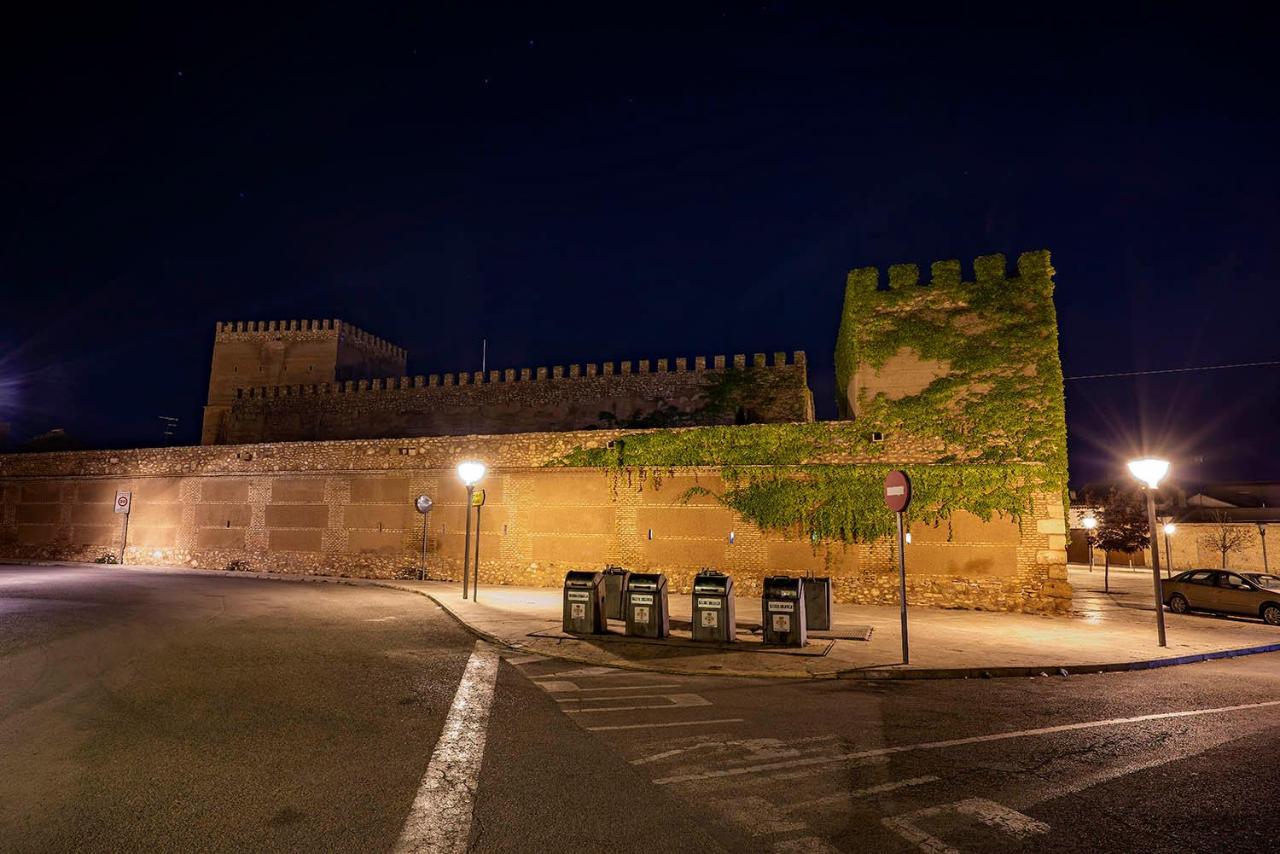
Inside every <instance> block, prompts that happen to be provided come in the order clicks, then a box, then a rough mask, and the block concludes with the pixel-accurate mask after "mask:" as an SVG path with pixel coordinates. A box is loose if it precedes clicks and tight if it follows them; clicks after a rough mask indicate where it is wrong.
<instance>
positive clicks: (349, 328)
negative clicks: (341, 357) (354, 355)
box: [214, 318, 407, 359]
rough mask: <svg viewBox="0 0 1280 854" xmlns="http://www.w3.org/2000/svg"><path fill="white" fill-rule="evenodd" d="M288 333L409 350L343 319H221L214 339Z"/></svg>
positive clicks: (398, 354)
mask: <svg viewBox="0 0 1280 854" xmlns="http://www.w3.org/2000/svg"><path fill="white" fill-rule="evenodd" d="M264 335H265V336H277V337H279V336H287V337H290V338H307V339H316V338H338V339H340V340H343V341H348V342H351V343H354V344H356V345H357V346H359V347H362V348H364V349H366V350H370V351H373V352H378V353H383V354H385V355H388V356H391V357H393V358H398V359H404V358H405V357H406V355H407V354H406V351H405V349H404V348H403V347H399V346H397V345H395V344H392V343H391V342H390V341H387V340H385V339H383V338H379V337H378V336H377V335H374V334H373V333H371V332H366V331H365V330H363V329H361V328H360V327H358V326H354V325H352V324H350V323H347V322H346V321H344V320H339V319H336V318H333V319H329V318H326V319H323V320H236V321H222V322H219V323H217V324H216V325H215V330H214V340H215V341H217V342H228V341H243V340H246V339H249V338H255V337H261V336H264Z"/></svg>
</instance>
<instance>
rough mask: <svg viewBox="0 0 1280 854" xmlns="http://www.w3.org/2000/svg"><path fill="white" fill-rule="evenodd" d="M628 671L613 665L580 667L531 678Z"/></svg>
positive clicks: (538, 679)
mask: <svg viewBox="0 0 1280 854" xmlns="http://www.w3.org/2000/svg"><path fill="white" fill-rule="evenodd" d="M626 672H627V671H625V670H618V669H616V668H613V667H578V668H575V669H573V670H561V671H559V672H558V673H544V674H542V675H541V676H533V677H531V678H532V679H533V681H534V682H541V681H542V680H544V679H561V678H563V677H565V676H621V675H622V674H623V673H626Z"/></svg>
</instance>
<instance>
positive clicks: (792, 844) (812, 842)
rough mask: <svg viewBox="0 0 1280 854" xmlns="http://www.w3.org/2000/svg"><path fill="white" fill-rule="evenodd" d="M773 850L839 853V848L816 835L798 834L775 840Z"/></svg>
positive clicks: (790, 853) (788, 853) (784, 853)
mask: <svg viewBox="0 0 1280 854" xmlns="http://www.w3.org/2000/svg"><path fill="white" fill-rule="evenodd" d="M773 851H774V854H840V849H839V848H835V847H833V846H832V845H831V843H829V842H827V841H826V840H825V839H819V838H818V837H816V836H800V837H797V838H795V839H785V840H783V841H782V842H775V843H774V845H773Z"/></svg>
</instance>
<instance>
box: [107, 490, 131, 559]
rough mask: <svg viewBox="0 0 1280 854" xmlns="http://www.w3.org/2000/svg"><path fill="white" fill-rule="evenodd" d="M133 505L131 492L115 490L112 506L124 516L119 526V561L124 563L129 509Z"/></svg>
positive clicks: (127, 539)
mask: <svg viewBox="0 0 1280 854" xmlns="http://www.w3.org/2000/svg"><path fill="white" fill-rule="evenodd" d="M132 507H133V493H132V492H130V491H128V490H126V489H117V490H116V503H115V506H114V507H113V508H112V509H113V510H115V512H117V513H120V514H122V515H123V516H124V520H123V523H122V524H121V528H120V563H124V548H125V545H126V544H127V543H128V542H129V510H130V509H132Z"/></svg>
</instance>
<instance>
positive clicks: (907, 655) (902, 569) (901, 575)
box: [897, 511, 911, 664]
mask: <svg viewBox="0 0 1280 854" xmlns="http://www.w3.org/2000/svg"><path fill="white" fill-rule="evenodd" d="M897 516H898V609H899V612H900V614H901V620H902V663H903V664H910V663H911V644H910V643H909V642H908V640H907V556H906V553H905V551H904V549H903V546H904V545H905V544H906V537H905V536H904V535H903V532H902V511H898V513H897Z"/></svg>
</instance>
